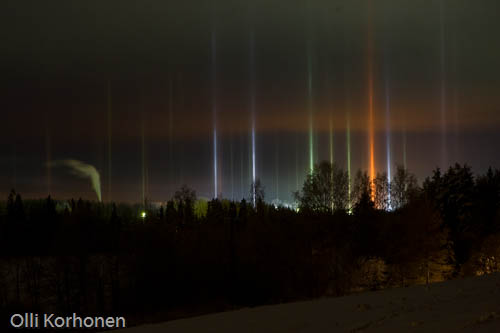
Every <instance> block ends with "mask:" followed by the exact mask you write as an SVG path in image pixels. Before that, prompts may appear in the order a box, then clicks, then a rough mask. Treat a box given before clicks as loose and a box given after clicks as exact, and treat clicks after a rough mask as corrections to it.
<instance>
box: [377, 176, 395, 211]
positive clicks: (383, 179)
mask: <svg viewBox="0 0 500 333" xmlns="http://www.w3.org/2000/svg"><path fill="white" fill-rule="evenodd" d="M374 188H375V207H376V208H377V209H382V210H388V209H389V208H390V207H391V202H390V193H391V192H390V191H391V189H390V183H389V180H388V179H387V173H385V172H384V173H377V177H376V178H375V179H374Z"/></svg>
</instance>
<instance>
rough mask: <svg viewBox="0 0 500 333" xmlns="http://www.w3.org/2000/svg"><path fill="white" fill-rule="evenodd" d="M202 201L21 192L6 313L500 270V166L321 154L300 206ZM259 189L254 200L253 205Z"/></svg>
mask: <svg viewBox="0 0 500 333" xmlns="http://www.w3.org/2000/svg"><path fill="white" fill-rule="evenodd" d="M249 192H250V193H249V198H248V199H247V200H242V201H241V202H231V201H228V200H218V199H214V200H211V201H209V202H201V201H200V200H197V198H196V193H195V192H194V191H193V190H191V189H189V188H188V187H186V186H184V187H182V188H181V189H179V190H178V191H177V192H176V193H175V195H174V196H173V198H171V199H170V200H169V201H168V202H167V203H166V204H165V205H164V206H161V207H152V206H151V205H148V204H146V205H145V206H144V205H129V204H112V203H106V204H105V203H97V202H90V201H84V200H81V199H80V200H76V201H75V200H69V201H55V200H53V199H52V198H51V197H48V198H46V199H42V200H23V199H22V197H21V195H20V194H17V193H16V192H15V191H14V190H13V191H12V192H11V193H10V195H9V197H8V198H7V201H5V202H3V203H2V204H1V207H0V233H1V234H0V312H1V316H2V318H0V320H2V322H4V323H6V322H8V321H7V319H6V316H9V315H10V314H12V313H20V312H25V311H29V312H31V311H38V312H56V313H59V314H65V313H73V312H77V313H80V314H88V315H90V314H99V315H103V314H120V315H127V316H129V318H134V320H129V321H128V322H137V323H139V322H143V321H149V320H155V318H153V317H152V314H153V313H161V315H160V318H157V319H161V320H165V319H173V318H176V317H179V316H184V315H189V314H190V313H200V312H213V311H220V310H226V309H230V308H234V307H243V306H255V305H260V304H269V303H280V302H287V301H294V300H301V299H309V298H314V297H321V296H340V295H345V294H348V293H352V292H356V291H361V290H376V289H381V288H387V287H392V286H408V285H412V284H416V283H427V282H434V281H441V280H445V279H450V278H454V277H459V276H472V275H480V274H485V273H490V272H493V271H498V270H499V269H500V209H499V208H500V171H499V170H493V169H489V170H488V171H487V172H486V173H485V174H480V175H474V174H473V173H472V171H471V169H470V168H469V167H467V166H464V165H459V164H456V165H454V166H452V167H450V168H449V169H448V170H446V171H445V172H442V171H441V170H439V169H436V170H435V171H434V172H433V174H432V176H430V177H428V178H427V179H425V180H424V181H423V182H422V183H421V184H419V183H418V182H417V180H416V178H415V176H413V175H412V174H411V173H410V172H408V170H405V169H404V168H402V167H399V168H398V169H397V171H396V173H395V175H394V177H393V179H391V180H389V179H388V177H387V175H385V174H379V175H377V177H376V178H375V179H374V181H373V182H372V181H371V180H370V178H369V176H368V175H367V174H366V173H363V172H361V171H360V172H358V173H357V175H356V176H355V177H354V180H353V182H352V184H351V182H349V177H348V175H347V173H346V171H344V170H342V168H339V167H338V166H336V165H335V164H333V165H332V164H330V163H328V162H322V163H320V164H318V165H316V166H315V168H314V170H313V172H312V173H311V174H310V175H308V176H307V178H306V181H305V182H304V185H303V187H302V189H301V191H299V192H297V193H295V198H296V200H297V205H298V206H297V209H289V208H284V207H275V206H273V205H270V204H267V203H266V202H265V201H264V199H265V198H264V195H265V194H264V193H265V192H264V189H263V187H262V186H261V185H260V183H259V182H257V183H256V184H254V185H253V186H252V188H251V190H250V191H249ZM254 195H255V205H254Z"/></svg>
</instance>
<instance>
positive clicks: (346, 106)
mask: <svg viewBox="0 0 500 333" xmlns="http://www.w3.org/2000/svg"><path fill="white" fill-rule="evenodd" d="M347 26H348V24H347V22H344V28H345V29H344V57H345V59H348V58H349V56H348V55H349V51H350V50H349V41H350V39H349V37H348V34H347V31H348V30H347ZM349 73H350V71H349V68H348V63H347V62H345V63H344V97H345V100H344V110H345V116H346V131H345V133H346V155H347V158H346V163H347V177H348V192H347V194H348V199H349V201H348V207H347V210H348V213H349V214H351V213H352V208H353V207H352V172H351V96H350V90H349V89H350V88H349V87H350V85H349Z"/></svg>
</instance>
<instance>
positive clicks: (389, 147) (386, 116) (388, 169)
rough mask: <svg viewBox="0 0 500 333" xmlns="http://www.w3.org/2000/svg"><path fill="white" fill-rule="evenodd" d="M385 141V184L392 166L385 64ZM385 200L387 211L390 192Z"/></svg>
mask: <svg viewBox="0 0 500 333" xmlns="http://www.w3.org/2000/svg"><path fill="white" fill-rule="evenodd" d="M385 75H386V76H385V140H386V153H387V182H388V183H390V182H391V178H392V173H391V164H392V156H391V113H390V112H391V100H390V99H391V96H390V91H389V75H388V73H387V64H386V73H385ZM387 200H388V202H389V210H391V204H390V202H391V191H388V192H387Z"/></svg>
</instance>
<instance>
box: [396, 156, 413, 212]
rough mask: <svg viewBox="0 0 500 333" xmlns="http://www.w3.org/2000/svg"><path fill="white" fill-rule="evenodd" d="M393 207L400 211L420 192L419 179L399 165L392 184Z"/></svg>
mask: <svg viewBox="0 0 500 333" xmlns="http://www.w3.org/2000/svg"><path fill="white" fill-rule="evenodd" d="M390 191H391V207H392V208H393V209H400V208H402V207H404V206H405V205H407V204H408V203H409V202H410V199H411V198H412V196H414V195H416V193H417V191H418V184H417V178H416V177H415V175H413V174H412V173H410V172H409V171H408V170H407V169H405V168H404V167H403V166H401V165H398V166H397V168H396V174H395V175H394V177H393V178H392V182H391V187H390Z"/></svg>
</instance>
